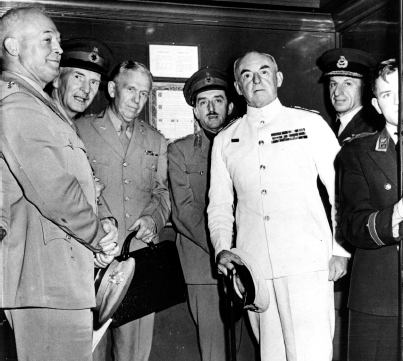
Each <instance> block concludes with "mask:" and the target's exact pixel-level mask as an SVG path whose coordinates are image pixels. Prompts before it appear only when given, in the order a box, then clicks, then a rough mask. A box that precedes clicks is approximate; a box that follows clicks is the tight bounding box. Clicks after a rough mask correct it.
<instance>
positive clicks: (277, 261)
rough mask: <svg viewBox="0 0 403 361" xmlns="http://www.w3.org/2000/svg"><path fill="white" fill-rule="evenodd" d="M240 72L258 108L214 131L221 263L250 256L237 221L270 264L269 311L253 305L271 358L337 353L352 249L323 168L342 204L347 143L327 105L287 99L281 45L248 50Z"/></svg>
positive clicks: (252, 250) (213, 186) (318, 360)
mask: <svg viewBox="0 0 403 361" xmlns="http://www.w3.org/2000/svg"><path fill="white" fill-rule="evenodd" d="M234 73H235V88H236V90H237V92H238V94H239V95H243V96H244V98H245V100H246V102H247V105H248V108H247V114H246V115H245V116H244V117H243V118H241V119H238V120H237V121H234V122H233V123H232V124H230V125H229V126H228V127H227V128H226V129H224V130H222V131H221V132H220V133H219V134H218V135H217V136H216V137H215V139H214V145H213V150H212V160H211V181H210V192H209V198H210V203H209V206H208V208H207V213H208V225H209V229H210V237H211V241H212V243H213V245H214V248H215V253H216V255H217V257H216V259H217V263H218V268H219V269H220V270H221V272H223V273H225V274H226V273H227V270H228V269H232V268H233V267H234V265H233V263H238V264H242V262H241V261H240V260H239V257H238V256H236V255H235V254H234V253H233V252H231V250H230V249H231V241H232V236H233V223H234V222H236V223H235V225H236V247H237V248H240V249H241V250H243V251H245V252H248V253H249V254H250V255H251V256H252V257H253V258H254V259H255V260H256V262H257V263H258V265H259V266H260V268H262V271H263V274H264V277H265V280H266V283H267V286H268V288H269V293H270V305H269V308H268V310H267V311H265V312H262V313H260V314H258V313H255V312H252V311H248V314H249V319H250V321H251V325H252V329H253V331H254V334H255V336H256V339H257V340H258V342H259V343H260V353H261V359H262V360H265V361H272V360H273V361H274V360H276V361H280V360H282V361H283V360H284V361H285V360H288V361H295V360H309V361H325V360H328V361H330V360H331V359H332V338H333V332H334V309H333V305H334V301H333V282H332V281H335V280H337V279H339V278H340V277H342V276H343V275H344V273H345V269H344V268H343V265H344V262H343V261H340V259H341V258H342V257H341V256H348V253H346V252H345V251H344V250H343V249H342V248H341V247H340V246H339V245H338V244H337V243H336V242H334V241H333V239H332V232H331V229H330V227H329V224H328V221H327V217H326V213H325V211H324V208H323V205H322V201H321V198H320V195H319V192H318V188H317V178H318V176H320V178H321V180H322V182H323V183H324V184H325V186H326V188H327V191H328V194H329V201H330V203H331V204H333V203H334V187H335V184H334V181H335V170H334V167H333V162H334V159H335V157H336V154H337V153H338V151H339V144H338V142H337V139H336V137H335V136H334V134H333V133H332V130H331V129H330V127H329V126H328V125H327V123H326V122H325V121H324V120H323V119H322V118H321V117H320V116H319V115H318V114H315V113H314V112H310V111H306V110H302V109H291V108H287V107H284V106H283V105H282V104H281V103H280V101H279V99H278V98H277V88H278V87H280V86H281V84H282V82H283V74H282V73H281V72H280V71H278V68H277V64H276V62H275V60H274V58H273V57H272V56H271V55H268V54H263V53H259V52H249V53H246V54H244V55H243V56H241V57H240V58H239V59H238V60H237V61H236V62H235V64H234ZM234 204H236V207H234ZM234 208H235V214H234Z"/></svg>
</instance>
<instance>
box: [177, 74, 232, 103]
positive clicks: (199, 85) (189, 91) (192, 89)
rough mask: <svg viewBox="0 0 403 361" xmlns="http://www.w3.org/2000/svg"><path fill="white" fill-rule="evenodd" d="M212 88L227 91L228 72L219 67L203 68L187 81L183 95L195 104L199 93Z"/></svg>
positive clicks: (188, 101)
mask: <svg viewBox="0 0 403 361" xmlns="http://www.w3.org/2000/svg"><path fill="white" fill-rule="evenodd" d="M212 89H221V90H225V91H227V90H228V81H227V74H226V73H225V72H224V71H222V70H220V69H217V68H209V67H206V68H201V69H200V70H198V71H196V73H194V74H193V75H192V76H191V77H190V78H189V79H188V80H187V81H186V83H185V86H184V88H183V95H184V96H185V99H186V103H188V104H189V105H190V106H193V101H194V98H195V97H196V95H197V94H199V93H200V92H202V91H206V90H212Z"/></svg>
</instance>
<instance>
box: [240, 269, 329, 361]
mask: <svg viewBox="0 0 403 361" xmlns="http://www.w3.org/2000/svg"><path fill="white" fill-rule="evenodd" d="M328 275H329V272H328V271H318V272H311V273H304V274H300V275H295V276H288V277H281V278H276V279H273V280H266V282H267V286H268V288H269V294H270V305H269V309H268V310H267V311H266V312H263V313H256V312H251V311H248V314H249V319H250V322H251V325H252V329H253V333H254V335H255V337H256V339H257V341H258V342H259V344H260V355H261V360H262V361H285V360H286V361H330V360H332V355H333V345H332V341H333V334H334V317H335V316H334V297H333V282H329V281H328Z"/></svg>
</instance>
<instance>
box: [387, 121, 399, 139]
mask: <svg viewBox="0 0 403 361" xmlns="http://www.w3.org/2000/svg"><path fill="white" fill-rule="evenodd" d="M385 128H386V130H387V131H388V133H389V135H390V137H391V138H392V139H393V141H394V142H395V144H397V134H396V133H397V127H396V126H395V125H392V124H389V123H386V124H385Z"/></svg>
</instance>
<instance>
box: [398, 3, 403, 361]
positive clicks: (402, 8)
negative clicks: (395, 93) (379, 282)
mask: <svg viewBox="0 0 403 361" xmlns="http://www.w3.org/2000/svg"><path fill="white" fill-rule="evenodd" d="M402 27H403V0H399V58H398V59H397V61H398V66H399V67H398V72H399V73H398V74H399V85H400V86H399V117H398V121H399V122H398V139H399V147H398V154H399V161H398V164H399V166H398V170H399V175H398V182H399V192H400V198H402V197H403V146H402V141H403V134H402V131H403V124H402V122H403V89H402V88H403V84H402V83H403V82H402V79H403V30H402ZM402 272H403V240H401V241H400V243H399V313H398V315H399V322H398V324H399V346H400V360H401V361H403V341H402V338H403V309H402V308H403V287H402V281H403V276H402Z"/></svg>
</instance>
